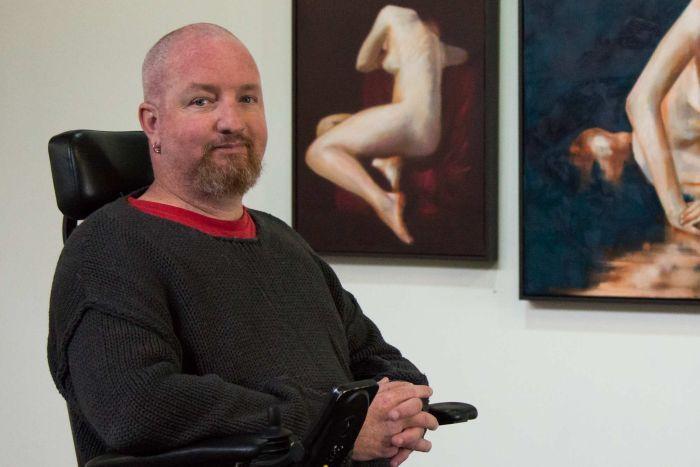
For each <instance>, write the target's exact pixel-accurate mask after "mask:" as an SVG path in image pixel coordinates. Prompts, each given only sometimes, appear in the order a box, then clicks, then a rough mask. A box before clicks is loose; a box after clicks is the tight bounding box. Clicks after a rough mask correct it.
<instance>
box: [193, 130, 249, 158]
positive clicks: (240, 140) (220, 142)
mask: <svg viewBox="0 0 700 467" xmlns="http://www.w3.org/2000/svg"><path fill="white" fill-rule="evenodd" d="M227 144H243V145H244V146H245V147H246V149H247V150H248V151H249V152H250V151H251V150H252V149H253V140H252V139H251V138H250V137H248V136H246V135H245V134H243V133H240V132H237V133H231V134H226V135H222V136H221V137H220V138H218V139H217V140H216V141H213V142H210V143H207V144H206V145H205V146H204V153H205V154H208V153H210V152H211V151H212V149H214V148H216V147H218V146H224V145H227Z"/></svg>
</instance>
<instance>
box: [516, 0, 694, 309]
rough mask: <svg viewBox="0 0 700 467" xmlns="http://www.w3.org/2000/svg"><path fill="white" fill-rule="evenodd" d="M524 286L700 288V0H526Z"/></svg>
mask: <svg viewBox="0 0 700 467" xmlns="http://www.w3.org/2000/svg"><path fill="white" fill-rule="evenodd" d="M521 7H522V8H521V12H522V24H521V33H522V44H521V47H522V55H521V56H522V58H523V63H522V76H521V86H522V95H521V97H522V101H521V103H522V108H521V110H522V127H521V131H522V133H523V135H522V142H523V147H522V149H521V173H522V177H523V178H522V183H521V200H522V202H521V209H522V213H521V215H522V217H521V219H522V226H521V232H522V238H521V260H522V261H521V287H522V289H521V293H522V295H523V296H524V297H526V298H535V299H536V298H561V297H597V298H603V299H638V300H639V299H645V300H646V299H661V300H669V301H676V302H685V301H688V300H690V301H695V300H700V79H699V76H700V0H621V1H618V2H609V1H605V0H590V1H586V2H576V1H573V0H571V1H570V0H566V1H554V0H522V5H521Z"/></svg>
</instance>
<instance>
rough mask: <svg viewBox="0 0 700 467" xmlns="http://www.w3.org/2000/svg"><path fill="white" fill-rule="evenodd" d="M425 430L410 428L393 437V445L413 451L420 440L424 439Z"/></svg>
mask: <svg viewBox="0 0 700 467" xmlns="http://www.w3.org/2000/svg"><path fill="white" fill-rule="evenodd" d="M424 435H425V428H420V427H410V428H406V429H405V430H403V431H402V432H401V433H399V434H396V435H394V436H392V437H391V444H393V445H394V446H396V447H399V448H409V449H413V446H414V445H415V444H416V443H417V442H418V440H421V439H423V436H424Z"/></svg>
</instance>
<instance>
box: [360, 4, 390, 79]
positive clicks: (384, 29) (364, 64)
mask: <svg viewBox="0 0 700 467" xmlns="http://www.w3.org/2000/svg"><path fill="white" fill-rule="evenodd" d="M392 8H395V7H392V6H387V7H384V8H382V9H381V11H380V12H379V14H378V15H377V18H376V19H375V20H374V24H373V25H372V29H370V31H369V34H367V37H366V38H365V40H364V42H363V43H362V46H361V47H360V52H359V53H358V55H357V63H356V64H355V68H357V71H360V72H362V73H369V72H370V71H374V70H376V69H377V68H379V67H380V66H381V64H382V63H381V60H380V57H381V56H382V48H383V46H384V41H385V40H386V38H387V35H388V34H389V21H390V20H389V17H390V16H391V15H392Z"/></svg>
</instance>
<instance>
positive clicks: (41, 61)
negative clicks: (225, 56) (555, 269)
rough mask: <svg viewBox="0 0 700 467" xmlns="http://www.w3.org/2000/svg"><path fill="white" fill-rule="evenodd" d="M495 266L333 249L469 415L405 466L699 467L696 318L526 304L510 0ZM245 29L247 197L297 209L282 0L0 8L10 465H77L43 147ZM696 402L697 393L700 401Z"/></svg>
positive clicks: (112, 124)
mask: <svg viewBox="0 0 700 467" xmlns="http://www.w3.org/2000/svg"><path fill="white" fill-rule="evenodd" d="M501 10H502V11H501V59H500V63H501V77H500V84H501V85H500V90H501V109H500V112H501V116H500V134H501V143H500V166H501V169H500V206H499V209H500V216H499V217H500V239H499V250H500V251H499V253H500V258H501V259H500V260H499V262H498V263H497V264H496V265H495V266H494V267H492V268H488V267H484V266H480V265H478V264H468V265H465V264H461V265H457V264H450V263H434V262H433V263H415V262H392V263H390V262H385V261H377V260H374V261H365V260H353V261H348V260H340V259H338V260H333V261H332V262H333V264H334V265H335V266H336V270H337V272H338V274H339V275H340V277H341V279H342V280H343V282H344V284H345V286H346V287H347V288H348V289H350V290H351V291H353V293H355V295H356V296H357V297H358V299H359V300H360V302H361V303H362V304H363V307H364V308H365V311H366V313H367V314H368V315H370V316H371V317H372V318H373V319H374V320H375V321H376V322H377V323H378V324H379V326H380V328H381V329H382V330H383V332H384V334H385V336H386V337H387V339H388V340H390V341H391V342H392V343H394V344H396V345H397V346H398V347H400V348H401V349H402V350H403V351H404V353H406V354H407V355H408V356H409V357H410V358H411V359H413V360H414V361H415V362H416V363H417V364H418V365H419V366H420V367H421V368H423V369H424V370H425V371H426V372H427V373H428V375H429V377H430V379H431V382H432V384H433V386H434V388H435V390H436V399H442V400H452V399H456V400H468V401H471V402H473V403H474V404H476V405H477V406H478V408H479V410H480V417H479V419H478V420H477V421H475V422H472V423H468V424H466V425H461V426H455V427H446V428H444V429H442V430H440V431H439V432H437V433H435V434H433V435H432V439H433V441H434V446H435V447H434V451H433V452H432V453H431V454H429V455H421V454H416V455H415V456H414V457H413V458H412V459H411V460H409V462H408V465H414V466H432V465H446V466H460V465H471V466H485V467H495V466H499V467H500V466H503V467H506V466H515V465H518V466H533V467H535V466H564V465H565V466H587V467H588V466H659V465H670V466H696V465H700V450H698V449H694V444H695V442H696V440H697V439H699V438H700V417H698V413H700V397H698V396H697V394H700V359H698V356H697V355H698V354H696V352H697V351H698V345H699V344H700V342H699V339H698V335H699V334H700V316H699V315H697V314H694V313H693V312H694V311H695V310H694V309H693V308H690V307H686V308H678V307H661V306H645V307H634V306H619V305H618V306H612V305H590V304H583V305H576V306H573V305H566V304H555V305H549V306H539V307H538V306H535V305H532V304H530V303H527V302H522V301H519V300H518V293H517V276H518V258H517V257H518V233H517V232H518V226H517V217H518V216H517V210H518V205H517V197H518V194H517V183H518V180H517V177H518V168H517V167H518V162H517V161H518V147H517V140H518V138H517V136H518V133H517V132H518V99H517V90H518V78H517V51H518V42H517V41H518V38H517V2H516V0H502V1H501ZM195 21H212V22H216V23H219V24H222V25H223V26H226V27H229V28H230V29H232V30H233V31H235V32H236V33H237V34H238V35H239V36H240V37H241V38H242V39H243V40H244V42H246V43H247V44H248V46H249V48H250V49H251V51H252V52H253V55H254V56H255V57H256V58H257V60H258V63H259V65H260V68H261V72H262V75H263V81H264V86H265V94H266V103H267V112H268V123H269V126H270V135H271V138H270V142H269V146H268V152H267V167H266V174H265V175H264V178H263V180H262V182H261V183H260V185H259V186H258V187H257V188H256V189H255V191H254V192H253V193H252V194H251V195H250V196H249V198H248V204H249V205H251V206H255V207H258V208H262V209H266V210H268V211H271V212H273V213H274V214H277V215H278V216H280V217H282V218H284V219H286V220H288V221H289V220H291V196H290V195H291V42H290V40H291V8H290V4H289V2H288V1H283V0H264V1H262V0H257V1H255V2H253V1H245V0H237V1H233V0H229V1H224V0H220V1H197V2H188V1H184V0H179V1H172V0H168V1H166V0H159V1H149V2H143V1H135V0H129V1H124V0H121V1H116V0H112V1H104V2H102V1H100V2H97V1H75V0H74V1H67V0H63V1H61V2H52V3H48V2H40V1H37V0H5V1H3V2H2V3H1V4H0V51H1V52H0V73H1V76H2V78H1V79H0V83H2V91H3V92H2V97H3V102H2V104H3V105H2V106H1V108H2V109H3V112H2V114H1V115H0V136H1V137H0V142H1V143H0V145H1V147H2V153H1V154H2V155H1V156H0V164H1V169H0V195H1V198H0V199H2V200H3V201H4V202H3V203H2V205H1V207H0V218H1V219H2V229H1V230H0V245H2V248H0V284H1V286H2V294H1V295H0V365H1V366H0V372H1V374H2V375H3V384H2V385H0V399H1V400H2V403H0V447H1V449H0V465H8V466H48V465H50V466H59V467H60V466H70V465H75V461H74V455H73V447H72V440H71V436H70V430H69V427H68V421H67V417H66V413H65V406H64V404H63V402H62V399H61V398H60V396H59V395H58V393H57V392H56V390H55V389H54V387H53V383H52V382H51V379H50V376H49V373H48V368H47V364H46V358H45V339H46V332H47V317H46V310H47V304H48V293H49V288H50V283H51V278H52V274H53V268H54V265H55V261H56V258H57V256H58V254H59V251H60V248H61V241H60V216H59V214H58V211H57V210H56V208H55V203H54V198H53V191H52V184H51V178H50V173H49V165H48V160H47V155H46V143H47V141H48V139H49V137H50V136H52V135H54V134H56V133H58V132H60V131H63V130H67V129H75V128H93V129H115V130H121V129H136V128H138V125H137V121H136V106H137V105H138V102H139V100H140V81H139V68H140V62H141V59H142V57H143V55H144V53H145V51H146V50H147V48H148V47H149V46H150V45H151V44H152V43H153V42H154V41H155V40H156V39H157V38H158V37H160V36H161V35H162V34H164V33H165V32H167V31H169V30H171V29H173V28H175V27H177V26H180V25H182V24H186V23H190V22H195ZM694 395H695V397H694Z"/></svg>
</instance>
